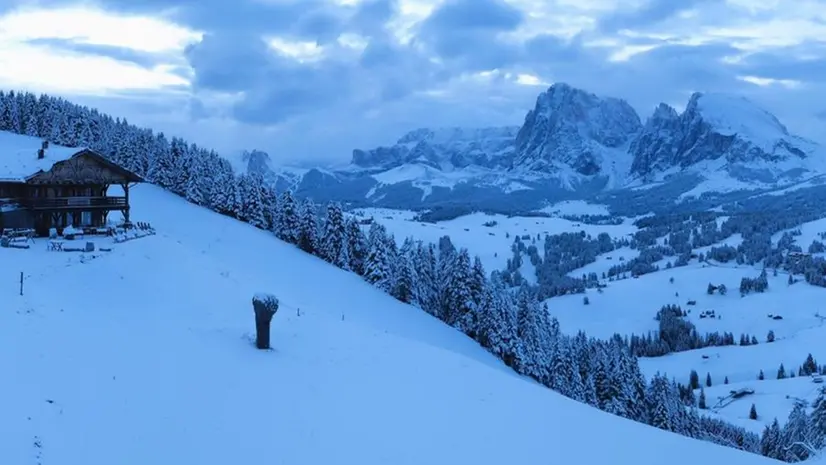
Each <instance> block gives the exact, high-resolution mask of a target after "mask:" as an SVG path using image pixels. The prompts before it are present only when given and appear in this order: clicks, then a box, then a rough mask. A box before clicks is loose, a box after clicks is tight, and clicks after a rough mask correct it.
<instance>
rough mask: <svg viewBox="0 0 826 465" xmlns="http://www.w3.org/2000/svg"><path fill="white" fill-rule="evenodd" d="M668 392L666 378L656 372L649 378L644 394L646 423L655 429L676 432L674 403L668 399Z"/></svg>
mask: <svg viewBox="0 0 826 465" xmlns="http://www.w3.org/2000/svg"><path fill="white" fill-rule="evenodd" d="M669 391H670V389H669V382H668V378H666V377H665V376H663V375H661V374H660V373H659V372H657V373H656V374H655V375H654V376H653V377H652V378H651V384H650V385H649V387H648V392H647V394H646V403H647V406H648V415H649V416H648V423H649V424H650V425H651V426H654V427H655V428H659V429H662V430H666V431H674V432H676V431H677V429H678V428H677V418H676V415H675V409H674V403H675V401H674V400H673V399H671V398H670V397H671V396H669ZM679 408H681V409H682V408H683V407H682V406H680V407H679Z"/></svg>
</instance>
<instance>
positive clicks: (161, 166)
mask: <svg viewBox="0 0 826 465" xmlns="http://www.w3.org/2000/svg"><path fill="white" fill-rule="evenodd" d="M156 141H157V147H158V152H157V153H156V154H155V156H154V157H153V161H152V163H151V164H150V166H149V173H148V177H149V180H150V181H152V182H154V183H155V184H157V185H159V186H161V187H163V188H165V189H169V188H171V187H172V184H173V181H174V179H175V175H176V174H175V168H176V167H175V160H174V159H173V158H172V149H171V146H170V144H169V142H168V141H167V139H166V137H164V135H163V134H158V135H157V138H156ZM233 183H235V179H234V178H233Z"/></svg>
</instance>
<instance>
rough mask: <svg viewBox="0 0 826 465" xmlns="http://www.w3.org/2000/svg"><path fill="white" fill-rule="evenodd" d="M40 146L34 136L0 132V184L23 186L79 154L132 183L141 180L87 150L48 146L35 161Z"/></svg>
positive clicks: (40, 141)
mask: <svg viewBox="0 0 826 465" xmlns="http://www.w3.org/2000/svg"><path fill="white" fill-rule="evenodd" d="M42 143H43V141H42V140H41V139H39V138H37V137H29V136H22V135H19V134H14V133H10V132H6V131H0V182H19V183H24V182H26V180H27V179H29V178H30V177H32V176H34V175H36V174H38V173H40V172H43V171H49V170H50V169H52V167H53V166H54V165H55V164H56V163H59V162H61V161H66V160H68V159H70V158H73V157H75V156H79V155H89V156H92V157H94V158H95V159H96V160H97V161H99V162H100V163H102V164H105V165H106V166H108V167H110V168H112V169H114V170H116V171H119V172H121V173H123V174H124V176H125V177H126V178H127V179H129V180H130V181H132V182H140V181H142V179H141V177H140V176H138V175H137V174H135V173H132V172H131V171H129V170H127V169H125V168H123V167H121V166H119V165H117V164H115V163H112V162H111V161H109V160H107V159H106V158H105V157H103V156H101V155H100V154H98V153H96V152H94V151H93V150H91V149H88V148H83V147H63V146H60V145H54V144H49V148H47V149H46V150H45V154H44V155H45V156H44V157H43V158H37V151H38V150H39V149H40V147H41V146H42V145H41V144H42Z"/></svg>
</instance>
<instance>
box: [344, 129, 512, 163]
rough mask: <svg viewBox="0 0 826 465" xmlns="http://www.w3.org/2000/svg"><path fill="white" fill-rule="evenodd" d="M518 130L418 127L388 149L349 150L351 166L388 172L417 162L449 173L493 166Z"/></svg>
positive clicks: (507, 150)
mask: <svg viewBox="0 0 826 465" xmlns="http://www.w3.org/2000/svg"><path fill="white" fill-rule="evenodd" d="M518 131H519V127H516V126H511V127H489V128H473V129H466V128H459V127H453V128H439V129H429V128H420V129H416V130H414V131H411V132H409V133H407V134H405V135H404V136H402V137H401V138H400V139H399V140H398V141H397V142H396V144H395V145H393V146H391V147H378V148H375V149H372V150H360V149H355V150H353V158H352V164H353V165H354V166H356V167H359V168H368V169H369V168H379V169H392V168H396V167H398V166H401V165H403V164H405V163H421V164H424V165H428V166H431V167H433V168H436V169H442V170H451V169H456V168H466V167H468V166H470V165H476V166H485V167H495V166H497V164H498V163H499V161H500V160H501V159H502V157H503V155H505V154H507V153H509V152H512V151H513V144H514V138H515V136H516V134H517V132H518Z"/></svg>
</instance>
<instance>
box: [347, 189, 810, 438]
mask: <svg viewBox="0 0 826 465" xmlns="http://www.w3.org/2000/svg"><path fill="white" fill-rule="evenodd" d="M572 210H573V211H572ZM575 212H581V213H583V214H595V215H600V214H603V213H605V212H604V210H602V209H601V206H600V205H595V204H584V203H582V202H580V203H575V202H566V203H560V204H557V205H550V206H548V207H546V209H545V213H547V214H550V215H552V216H551V217H519V216H514V217H505V216H503V215H487V214H481V213H476V214H470V215H463V216H460V217H458V218H455V219H451V220H445V221H438V222H434V223H428V222H420V221H418V220H417V217H416V215H415V213H413V212H403V211H397V210H389V209H359V210H356V211H355V212H354V213H355V214H356V215H357V216H358V217H372V218H373V219H374V220H375V221H377V222H379V223H381V224H383V225H385V226H386V227H387V228H388V229H389V230H391V231H394V232H397V233H402V232H405V233H408V234H412V235H414V236H415V237H416V238H417V239H421V240H424V241H428V242H431V243H434V244H435V243H438V242H439V238H440V237H442V236H445V235H447V236H449V237H451V239H452V241H453V242H455V243H456V244H457V245H461V246H462V247H467V248H468V249H469V250H470V251H471V252H472V253H475V254H478V255H479V256H480V257H481V258H482V260H483V262H484V264H485V265H486V267H487V268H489V269H496V270H502V272H503V273H504V274H505V276H506V278H504V279H505V280H506V281H508V282H511V280H513V279H517V278H515V276H518V277H519V278H518V279H524V280H525V281H527V282H528V283H529V284H531V285H534V286H537V287H538V288H539V289H540V292H543V291H542V289H545V291H544V292H545V293H546V295H549V296H550V297H551V298H549V299H547V300H546V301H545V304H546V305H547V307H548V311H549V313H550V314H551V315H552V316H554V317H555V318H557V319H558V321H559V322H560V325H561V327H562V328H563V331H565V332H567V333H569V334H574V333H575V332H576V331H580V330H581V331H585V333H587V334H588V335H590V336H595V337H597V338H601V339H608V338H611V337H612V336H614V335H615V334H619V335H620V336H622V337H623V338H628V339H631V338H639V337H646V336H647V337H649V338H651V337H653V338H654V339H655V340H656V339H657V338H658V336H657V334H658V332H659V331H662V328H663V327H662V326H661V323H660V321H658V320H657V319H655V315H656V314H657V312H658V311H659V310H660V309H661V308H662V307H663V306H666V305H672V306H678V307H680V308H681V309H682V310H683V311H684V312H685V314H684V316H683V317H682V319H681V320H682V321H685V322H686V323H688V324H690V325H692V326H691V331H692V332H693V333H694V334H696V335H699V336H700V337H705V338H708V339H707V340H716V341H717V342H713V343H709V345H703V346H701V347H697V346H695V347H693V348H692V347H688V348H685V347H684V348H681V349H679V351H670V350H668V351H666V353H662V354H657V355H652V354H651V353H650V350H649V349H650V348H651V347H652V345H651V344H650V343H649V344H648V348H646V347H645V344H642V345H639V344H638V345H637V349H636V350H638V352H639V353H638V355H640V356H641V357H642V358H641V359H640V365H641V368H642V370H643V372H644V374H645V375H646V376H647V377H648V378H649V379H651V378H653V377H654V376H655V375H656V374H657V373H661V374H666V375H667V376H668V377H669V378H673V379H675V380H676V381H677V382H678V383H681V384H683V385H687V384H688V383H689V378H690V377H689V374H690V373H691V372H692V371H695V372H697V373H698V374H699V377H700V382H701V384H702V386H703V387H704V389H705V392H704V393H703V395H704V396H705V397H706V402H707V404H706V406H707V408H706V409H704V410H702V412H703V413H704V414H706V415H709V416H711V417H713V418H719V419H722V420H725V421H728V422H731V423H733V424H736V425H738V426H741V427H744V428H746V429H748V430H750V431H753V432H755V433H762V432H763V430H764V428H765V427H767V426H770V425H771V424H772V422H773V421H774V420H775V419H777V420H778V421H779V423H780V425H781V427H782V425H784V424H785V423H786V420H787V418H788V416H789V415H790V412H791V411H792V409H793V408H794V406H795V405H796V403H799V402H806V403H807V405H808V406H809V408H811V406H812V405H813V404H814V402H815V400H816V398H817V396H818V393H819V392H820V388H821V387H822V386H824V385H825V384H819V383H816V382H815V381H816V379H814V378H811V377H810V376H809V371H808V370H809V369H808V368H806V369H804V372H801V368H803V367H804V365H805V364H806V363H809V362H808V360H807V357H811V365H812V366H815V367H816V368H815V369H816V370H817V371H820V372H826V364H824V363H823V362H824V361H826V344H824V343H823V341H824V340H826V310H824V309H823V308H821V307H820V306H818V302H820V301H821V300H822V299H823V296H824V292H826V291H824V286H823V282H822V281H819V280H818V279H822V276H823V275H824V274H826V268H823V263H822V262H809V258H805V257H806V255H805V254H804V258H802V259H800V261H798V260H797V259H795V258H792V257H793V254H792V252H795V251H797V252H800V251H801V250H802V251H810V252H812V253H811V257H813V258H812V259H813V260H814V259H819V260H822V259H823V258H824V257H826V245H824V244H823V243H822V242H821V241H824V240H826V219H823V218H821V219H817V220H813V221H803V219H802V218H808V217H812V215H813V217H815V218H817V217H823V216H826V213H824V212H823V211H822V210H821V211H820V212H819V213H818V211H817V210H813V211H812V212H811V213H806V211H805V210H802V209H799V210H795V209H792V208H787V209H784V210H783V211H782V212H775V211H766V212H765V214H763V215H759V214H755V213H751V212H749V213H746V214H744V215H742V216H738V215H717V214H715V213H714V212H706V213H701V214H700V213H698V214H695V215H694V216H690V215H686V216H681V215H673V217H668V216H663V217H662V218H661V219H660V220H659V221H656V218H657V217H646V218H624V219H623V218H613V219H614V220H617V221H614V224H588V223H586V222H583V221H577V220H573V219H570V218H564V217H562V215H568V214H571V213H575ZM635 220H640V221H641V222H637V223H635ZM780 224H786V225H788V226H786V227H779V226H778V225H780ZM646 225H651V226H650V229H647V228H646V227H645V226H646ZM792 225H794V226H792ZM734 231H742V232H736V233H735V232H734ZM602 234H607V235H608V236H609V237H610V239H611V240H612V241H614V247H613V248H611V249H610V251H607V252H602V253H600V252H601V251H600V250H594V248H596V247H599V246H600V245H599V241H592V240H591V239H592V238H597V237H599V236H600V235H602ZM566 238H567V239H566ZM574 238H579V239H577V240H574ZM629 238H630V239H631V240H635V241H636V240H639V241H643V240H644V241H646V242H645V244H649V243H650V245H643V243H639V242H638V243H637V244H634V245H633V247H632V243H631V242H629V241H628V239H629ZM763 241H766V242H763ZM671 247H673V248H675V249H677V250H682V251H685V250H690V253H689V252H681V253H675V252H674V251H673V250H672V251H671V252H668V249H669V248H671ZM531 248H536V249H538V252H537V251H533V252H532V251H531ZM543 249H544V252H543ZM663 253H665V254H668V255H665V256H664V255H663ZM702 256H706V257H707V258H705V259H702V261H701V259H700V257H702ZM784 256H785V257H784ZM517 257H519V258H517ZM586 257H587V258H586ZM712 257H717V258H719V259H720V260H725V261H718V260H717V259H715V258H712ZM746 257H750V259H752V260H758V263H756V264H753V265H752V264H748V263H744V261H745V260H746ZM591 260H593V261H591ZM680 260H685V263H684V264H683V265H681V266H674V264H675V263H678V262H679V261H680ZM543 262H544V263H543ZM635 262H636V263H635ZM738 263H739V264H738ZM762 263H766V264H767V265H766V266H767V267H768V272H767V276H766V277H765V280H766V289H764V290H761V291H756V292H753V291H750V290H748V289H747V290H746V291H744V292H743V293H742V294H741V292H739V289H742V286H743V283H744V279H746V280H754V279H757V278H758V276H760V274H761V271H762V270H763V267H762ZM569 265H570V268H568V266H569ZM785 267H789V270H791V273H790V271H787V269H786V268H785ZM774 268H777V269H778V270H777V272H776V274H775V271H773V269H774ZM569 269H570V271H568V270H569ZM637 269H641V270H643V271H642V274H641V275H639V276H636V277H634V278H632V276H634V274H633V272H632V271H631V270H637ZM560 273H565V275H566V277H562V276H559V274H560ZM586 275H588V277H586ZM591 276H592V277H591ZM818 276H821V278H818ZM579 277H582V278H581V279H582V281H576V280H577V279H580V278H579ZM592 280H593V281H592ZM807 281H810V282H812V283H814V284H817V285H812V284H810V283H809V282H807ZM583 283H590V284H589V285H588V286H587V287H586V286H585V284H583ZM709 285H713V286H715V287H714V288H713V289H712V290H711V293H709ZM721 285H724V286H725V287H726V288H727V289H728V290H729V291H728V292H725V291H722V293H721V292H720V291H719V290H718V289H717V287H719V286H721ZM566 286H570V288H567V289H566V288H565V287H566ZM729 335H730V337H731V341H730V342H725V341H724V340H723V339H724V338H727V337H729ZM744 337H745V338H746V339H747V341H746V343H743V338H744ZM632 344H634V343H633V342H632ZM653 347H654V350H653V352H656V351H657V350H660V349H661V346H660V348H657V345H656V344H654V345H653ZM675 347H676V346H675ZM781 367H783V369H782V370H781ZM810 368H811V367H810ZM780 372H782V373H784V375H783V376H784V377H782V379H778V377H779V376H780V375H779V373H780ZM761 373H762V376H761ZM706 377H708V380H707V381H708V383H709V385H706V384H705V382H706ZM761 377H762V379H759V378H761ZM737 389H750V390H753V391H754V393H753V394H752V395H750V396H747V397H744V398H742V399H738V400H736V401H733V402H730V403H727V402H728V401H729V399H727V398H728V397H729V395H730V392H731V391H732V390H737ZM693 395H694V397H693V400H686V401H687V402H689V401H690V402H693V403H694V404H693V405H698V404H697V397H699V396H700V395H701V390H700V388H699V387H698V388H697V389H695V390H694V394H693ZM721 398H726V402H724V403H723V405H720V406H718V405H717V404H718V402H719V401H720V399H721ZM752 404H754V405H755V408H756V410H757V412H759V413H758V418H757V419H750V418H749V413H750V407H751V405H752Z"/></svg>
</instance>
